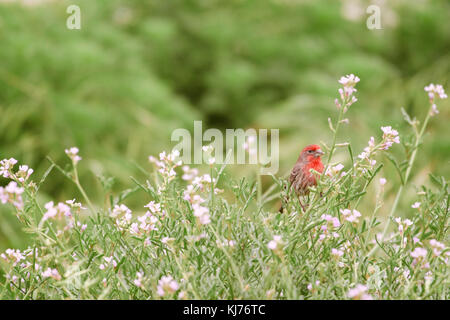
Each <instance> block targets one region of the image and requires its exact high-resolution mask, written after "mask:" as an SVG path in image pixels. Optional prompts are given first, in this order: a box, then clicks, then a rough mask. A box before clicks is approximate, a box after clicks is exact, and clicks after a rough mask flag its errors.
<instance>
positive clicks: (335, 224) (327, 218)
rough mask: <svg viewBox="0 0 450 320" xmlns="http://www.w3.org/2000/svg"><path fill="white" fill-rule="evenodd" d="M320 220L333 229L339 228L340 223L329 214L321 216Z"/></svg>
mask: <svg viewBox="0 0 450 320" xmlns="http://www.w3.org/2000/svg"><path fill="white" fill-rule="evenodd" d="M321 218H322V219H323V220H325V221H327V222H328V223H329V224H331V225H332V226H333V227H334V228H339V227H340V226H341V223H340V222H339V219H338V218H337V217H333V216H331V215H329V214H323V215H322V216H321Z"/></svg>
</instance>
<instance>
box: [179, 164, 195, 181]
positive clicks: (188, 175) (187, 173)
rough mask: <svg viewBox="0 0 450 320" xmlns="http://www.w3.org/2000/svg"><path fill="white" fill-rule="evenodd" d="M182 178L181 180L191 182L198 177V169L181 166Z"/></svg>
mask: <svg viewBox="0 0 450 320" xmlns="http://www.w3.org/2000/svg"><path fill="white" fill-rule="evenodd" d="M183 172H184V174H183V176H182V177H181V179H183V180H186V181H192V180H193V179H194V178H195V177H197V176H198V169H196V168H190V167H189V166H188V165H185V166H183Z"/></svg>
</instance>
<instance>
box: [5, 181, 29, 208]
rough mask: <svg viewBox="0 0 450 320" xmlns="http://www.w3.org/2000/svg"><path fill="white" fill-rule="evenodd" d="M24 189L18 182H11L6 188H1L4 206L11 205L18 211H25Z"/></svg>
mask: <svg viewBox="0 0 450 320" xmlns="http://www.w3.org/2000/svg"><path fill="white" fill-rule="evenodd" d="M24 191H25V190H24V188H22V187H19V186H18V185H17V182H15V181H11V182H10V183H9V184H8V185H7V186H6V187H0V202H1V203H3V204H6V203H11V204H12V205H13V206H14V207H16V209H17V210H19V211H21V210H22V209H23V206H24V204H23V199H22V193H23V192H24Z"/></svg>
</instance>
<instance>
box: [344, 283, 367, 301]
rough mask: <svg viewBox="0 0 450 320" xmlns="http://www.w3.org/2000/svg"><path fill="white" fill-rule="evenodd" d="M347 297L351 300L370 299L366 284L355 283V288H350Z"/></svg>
mask: <svg viewBox="0 0 450 320" xmlns="http://www.w3.org/2000/svg"><path fill="white" fill-rule="evenodd" d="M347 296H348V297H349V298H352V299H353V300H372V299H373V298H372V296H371V295H370V294H368V293H367V286H365V285H362V284H357V285H356V287H355V288H353V289H350V290H349V291H348V293H347Z"/></svg>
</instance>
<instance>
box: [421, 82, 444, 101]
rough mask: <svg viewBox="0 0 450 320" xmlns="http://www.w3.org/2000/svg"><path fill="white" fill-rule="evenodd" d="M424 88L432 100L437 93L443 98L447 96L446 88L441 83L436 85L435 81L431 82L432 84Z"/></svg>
mask: <svg viewBox="0 0 450 320" xmlns="http://www.w3.org/2000/svg"><path fill="white" fill-rule="evenodd" d="M424 89H425V91H426V92H428V96H429V97H430V100H434V98H435V95H437V96H438V97H439V98H441V99H446V98H447V95H446V94H445V91H444V88H443V87H442V85H440V84H437V85H434V84H433V83H430V85H428V86H426V87H425V88H424Z"/></svg>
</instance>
